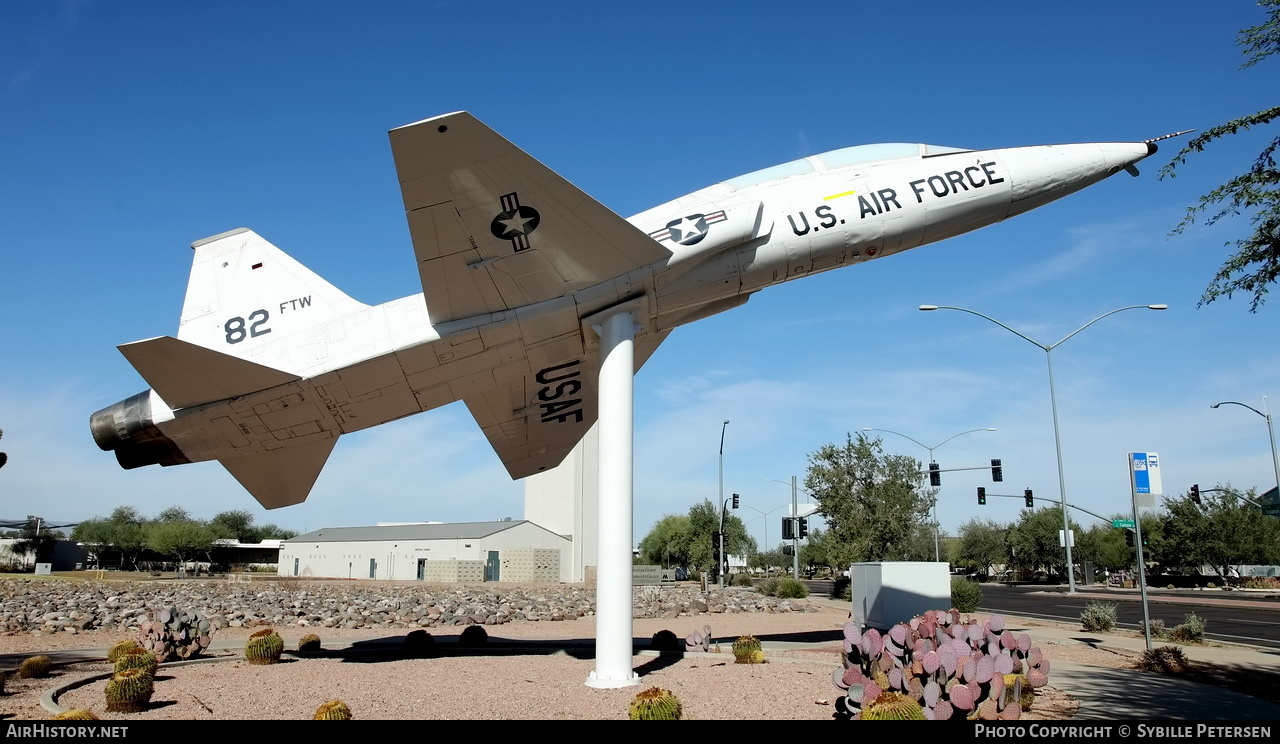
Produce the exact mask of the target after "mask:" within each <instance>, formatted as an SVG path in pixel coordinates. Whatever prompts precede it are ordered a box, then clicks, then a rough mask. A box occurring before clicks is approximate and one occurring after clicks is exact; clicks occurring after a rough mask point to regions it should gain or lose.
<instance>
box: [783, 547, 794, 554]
mask: <svg viewBox="0 0 1280 744" xmlns="http://www.w3.org/2000/svg"><path fill="white" fill-rule="evenodd" d="M782 554H783V555H795V554H796V549H795V548H793V547H792V546H790V545H783V546H782Z"/></svg>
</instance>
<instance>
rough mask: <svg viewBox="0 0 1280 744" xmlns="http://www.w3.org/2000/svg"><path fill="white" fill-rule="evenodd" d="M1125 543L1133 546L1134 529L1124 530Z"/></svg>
mask: <svg viewBox="0 0 1280 744" xmlns="http://www.w3.org/2000/svg"><path fill="white" fill-rule="evenodd" d="M1124 544H1125V545H1128V546H1129V547H1131V548H1132V547H1133V530H1130V529H1126V530H1125V531H1124Z"/></svg>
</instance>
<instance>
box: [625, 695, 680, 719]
mask: <svg viewBox="0 0 1280 744" xmlns="http://www.w3.org/2000/svg"><path fill="white" fill-rule="evenodd" d="M683 715H684V711H683V709H682V708H681V705H680V699H679V698H677V697H676V696H675V695H674V694H672V692H671V690H664V689H662V688H661V687H650V688H649V689H647V690H644V691H642V692H640V693H639V694H638V695H636V696H635V699H634V700H632V701H631V708H630V710H629V711H628V712H627V717H628V718H629V719H630V720H632V721H678V720H680V718H681V716H683Z"/></svg>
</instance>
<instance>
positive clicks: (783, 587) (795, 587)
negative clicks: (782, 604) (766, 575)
mask: <svg viewBox="0 0 1280 744" xmlns="http://www.w3.org/2000/svg"><path fill="white" fill-rule="evenodd" d="M776 596H778V597H781V598H782V599H804V598H805V597H807V596H809V587H807V586H805V585H804V582H801V581H798V580H796V579H782V580H781V581H779V582H778V591H777V593H776Z"/></svg>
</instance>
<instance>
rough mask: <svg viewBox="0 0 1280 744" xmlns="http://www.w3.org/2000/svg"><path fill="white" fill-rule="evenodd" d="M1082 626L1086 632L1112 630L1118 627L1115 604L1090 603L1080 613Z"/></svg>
mask: <svg viewBox="0 0 1280 744" xmlns="http://www.w3.org/2000/svg"><path fill="white" fill-rule="evenodd" d="M1080 624H1081V625H1082V626H1083V627H1084V629H1085V630H1089V631H1099V630H1111V629H1113V628H1115V627H1116V605H1115V603H1114V602H1089V603H1088V604H1086V605H1085V606H1084V611H1083V612H1081V613H1080Z"/></svg>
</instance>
